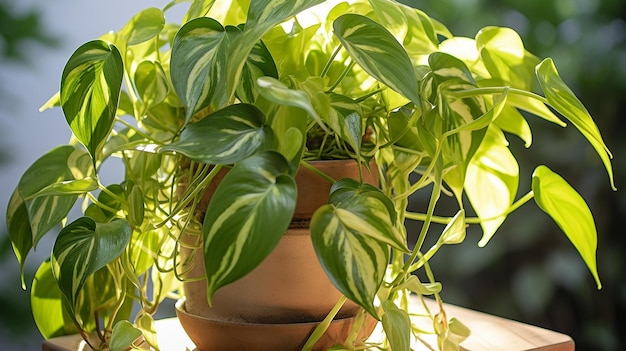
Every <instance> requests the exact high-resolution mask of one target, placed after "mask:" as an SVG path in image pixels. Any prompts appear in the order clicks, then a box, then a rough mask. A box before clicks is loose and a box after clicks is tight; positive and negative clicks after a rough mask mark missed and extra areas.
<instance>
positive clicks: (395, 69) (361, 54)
mask: <svg viewBox="0 0 626 351" xmlns="http://www.w3.org/2000/svg"><path fill="white" fill-rule="evenodd" d="M333 28H334V30H335V35H336V36H337V38H339V41H341V43H342V44H343V46H344V47H345V48H346V50H348V52H349V53H350V56H352V58H353V59H354V60H355V61H356V62H357V63H358V64H359V65H360V66H361V67H362V68H363V69H364V70H365V71H366V72H367V73H369V74H370V75H371V76H372V77H374V78H376V79H377V80H379V81H381V82H382V83H384V84H385V85H387V86H388V87H390V88H391V89H393V90H394V91H396V92H398V93H399V94H402V95H404V97H406V98H408V99H409V100H411V102H413V103H414V104H416V105H418V106H419V105H420V101H421V100H420V98H419V84H418V81H417V76H416V74H415V73H414V68H413V63H412V62H411V59H410V58H409V55H408V54H407V53H406V51H405V50H404V48H403V47H402V45H400V43H398V41H397V40H396V39H395V38H394V37H393V35H392V34H391V33H389V32H388V31H387V29H385V27H383V26H381V25H380V24H378V23H376V22H374V21H373V20H371V19H369V18H367V17H365V16H361V15H357V14H345V15H342V16H341V17H339V18H337V19H336V20H335V22H334V24H333ZM372 38H376V40H372Z"/></svg>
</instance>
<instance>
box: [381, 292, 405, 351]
mask: <svg viewBox="0 0 626 351" xmlns="http://www.w3.org/2000/svg"><path fill="white" fill-rule="evenodd" d="M383 310H384V311H385V313H384V314H383V316H382V325H383V330H384V331H385V335H386V336H387V340H389V344H390V345H391V349H392V350H393V351H409V350H411V318H410V317H409V314H408V313H407V312H406V311H405V310H403V309H400V308H398V307H397V306H396V305H395V304H394V303H393V302H391V301H385V302H383Z"/></svg>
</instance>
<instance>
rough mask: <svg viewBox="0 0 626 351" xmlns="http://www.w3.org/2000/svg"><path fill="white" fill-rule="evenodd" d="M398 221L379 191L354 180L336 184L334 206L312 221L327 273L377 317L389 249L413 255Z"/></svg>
mask: <svg viewBox="0 0 626 351" xmlns="http://www.w3.org/2000/svg"><path fill="white" fill-rule="evenodd" d="M394 221H395V210H394V208H393V204H391V203H390V201H389V200H388V199H387V198H386V197H385V196H384V194H383V193H382V192H381V191H380V190H378V189H376V188H375V187H373V186H371V185H367V184H360V183H358V182H356V181H354V180H351V179H342V180H340V181H339V182H337V183H335V184H334V185H333V187H332V188H331V195H330V198H329V204H327V205H324V206H323V207H321V208H319V209H318V210H317V211H316V212H315V214H314V215H313V218H312V219H311V239H312V241H313V247H314V248H315V252H316V254H317V257H318V259H319V260H320V263H321V265H322V267H323V268H324V271H325V272H326V274H327V275H328V276H329V278H330V280H331V281H332V282H333V284H334V285H335V287H337V289H338V290H339V291H341V292H342V293H343V294H344V295H345V296H347V297H348V298H349V299H351V300H353V301H354V302H356V303H357V304H359V305H360V306H362V307H363V308H364V309H365V310H366V311H367V312H368V313H370V314H371V315H373V316H377V313H376V310H375V308H374V305H373V303H374V297H375V295H376V292H377V291H378V288H379V287H380V284H381V283H382V279H383V277H384V272H385V269H386V266H387V262H388V259H389V247H390V246H393V247H395V248H397V249H398V250H401V251H405V252H406V251H408V249H407V248H406V244H405V240H404V238H403V237H402V235H401V234H400V233H398V232H397V231H396V230H395V228H394V226H393V223H394Z"/></svg>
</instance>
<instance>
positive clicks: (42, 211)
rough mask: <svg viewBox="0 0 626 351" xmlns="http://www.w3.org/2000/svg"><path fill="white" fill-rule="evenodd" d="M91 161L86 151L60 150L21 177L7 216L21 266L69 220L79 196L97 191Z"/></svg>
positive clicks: (52, 152) (41, 160) (62, 148)
mask: <svg viewBox="0 0 626 351" xmlns="http://www.w3.org/2000/svg"><path fill="white" fill-rule="evenodd" d="M85 160H87V162H84V161H85ZM90 160H91V158H90V157H89V155H88V154H87V153H86V152H85V151H84V150H77V149H75V148H74V147H72V146H69V145H67V146H60V147H57V148H54V149H52V150H50V151H49V152H48V153H46V154H45V155H43V156H42V157H40V158H39V159H37V160H36V161H35V162H34V163H33V164H32V165H31V166H30V167H29V168H28V169H27V170H26V172H24V174H23V175H22V178H21V179H20V182H19V184H18V186H17V189H16V190H15V192H14V193H13V195H12V196H11V199H10V201H9V205H8V207H7V213H6V218H7V229H8V233H9V238H10V239H11V244H12V246H13V251H14V252H15V255H16V256H17V259H18V261H19V263H20V266H23V264H24V261H25V259H26V256H27V255H28V253H29V252H30V250H31V249H32V248H33V247H36V246H37V243H38V242H39V240H41V238H42V237H43V236H44V235H45V234H46V233H48V232H49V231H50V230H51V229H52V228H53V227H54V226H56V225H58V224H59V223H61V221H62V220H63V219H64V218H65V217H66V216H67V214H68V213H69V211H70V210H71V208H72V206H74V203H75V202H76V199H77V198H78V195H77V194H82V193H85V192H87V191H90V190H94V189H95V188H97V185H96V184H95V183H94V182H95V180H94V179H92V178H90V176H93V167H92V166H91V161H90ZM77 176H78V177H87V178H85V179H76V178H75V177H77ZM22 278H23V277H22Z"/></svg>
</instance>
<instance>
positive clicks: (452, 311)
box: [42, 299, 574, 351]
mask: <svg viewBox="0 0 626 351" xmlns="http://www.w3.org/2000/svg"><path fill="white" fill-rule="evenodd" d="M426 302H427V306H428V308H429V309H430V311H431V312H432V313H437V312H438V307H437V304H436V303H435V302H434V301H433V300H426ZM411 304H412V305H415V306H413V307H414V308H413V309H412V311H424V309H423V308H422V307H421V303H420V302H419V301H417V299H415V300H412V301H411ZM444 308H445V311H446V314H447V316H448V318H451V317H455V318H457V319H458V320H460V321H461V322H463V324H465V325H466V326H467V327H469V328H470V330H471V331H472V335H471V336H470V337H469V338H468V339H467V340H465V341H464V342H463V343H462V344H461V346H462V349H463V350H466V351H531V350H534V351H573V350H574V341H573V340H572V339H571V338H570V337H569V336H567V335H565V334H561V333H557V332H554V331H550V330H546V329H543V328H539V327H535V326H531V325H528V324H523V323H520V322H516V321H512V320H508V319H504V318H500V317H496V316H492V315H488V314H485V313H481V312H476V311H472V310H469V309H466V308H462V307H457V306H453V305H449V304H444ZM418 313H420V312H418ZM416 322H417V323H418V324H420V323H421V324H422V325H420V327H422V326H423V328H428V329H430V330H432V325H429V324H430V323H428V320H427V319H426V318H423V323H422V321H421V319H418V320H416ZM156 329H157V335H158V338H159V345H160V347H161V350H163V351H185V350H186V349H189V350H193V349H194V345H193V343H192V342H191V341H190V340H189V338H187V336H186V335H185V333H184V331H183V329H182V327H181V326H180V323H178V320H177V319H176V318H167V319H162V320H159V321H157V323H156ZM376 337H377V332H374V335H372V338H373V339H375V338H376ZM411 346H412V349H413V350H415V351H430V350H437V346H436V338H434V337H431V336H428V335H427V336H422V337H420V339H416V340H413V341H412V343H411ZM88 349H89V348H88V347H85V345H84V342H82V339H81V338H80V337H79V336H77V335H70V336H64V337H59V338H54V339H51V340H48V341H45V342H44V343H43V345H42V350H43V351H76V350H88ZM272 351H273V350H272Z"/></svg>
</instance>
